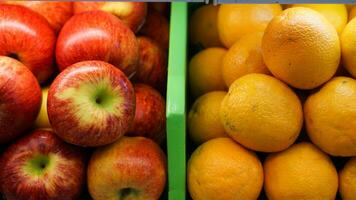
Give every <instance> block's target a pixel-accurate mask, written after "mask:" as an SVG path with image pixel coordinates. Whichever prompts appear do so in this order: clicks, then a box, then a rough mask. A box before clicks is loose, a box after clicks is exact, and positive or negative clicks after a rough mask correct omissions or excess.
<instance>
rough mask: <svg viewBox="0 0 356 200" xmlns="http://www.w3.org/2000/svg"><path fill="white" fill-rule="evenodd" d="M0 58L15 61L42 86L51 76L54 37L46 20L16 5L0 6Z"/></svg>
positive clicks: (52, 70)
mask: <svg viewBox="0 0 356 200" xmlns="http://www.w3.org/2000/svg"><path fill="white" fill-rule="evenodd" d="M0 24H1V26H0V55H2V56H10V57H16V58H17V59H18V60H19V61H20V62H22V63H23V64H24V65H25V66H26V67H28V68H29V69H30V70H31V71H32V73H33V74H34V75H35V76H36V78H37V79H38V81H39V82H40V83H43V82H45V81H46V80H47V79H48V78H49V77H50V76H51V75H52V73H53V72H54V68H53V57H54V56H53V54H54V46H55V42H56V37H55V33H54V31H53V30H52V28H51V27H50V25H49V24H48V22H47V20H46V19H45V18H44V17H42V16H41V15H39V14H37V13H36V12H34V11H32V10H30V9H28V8H26V7H23V6H18V5H7V4H1V5H0Z"/></svg>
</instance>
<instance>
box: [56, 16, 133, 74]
mask: <svg viewBox="0 0 356 200" xmlns="http://www.w3.org/2000/svg"><path fill="white" fill-rule="evenodd" d="M138 53H139V52H138V44H137V40H136V36H135V35H134V33H133V32H132V31H131V30H130V29H129V28H128V27H127V26H126V25H125V24H124V23H123V22H122V21H121V20H120V19H118V18H117V17H115V16H114V15H112V14H110V13H106V12H103V11H99V10H97V11H88V12H83V13H80V14H76V15H74V16H73V17H72V18H70V19H69V20H68V21H67V23H66V24H65V25H64V26H63V28H62V30H61V32H60V33H59V36H58V40H57V46H56V59H57V64H58V67H59V69H60V70H61V71H62V70H64V69H65V68H66V67H68V66H70V65H72V64H74V63H76V62H79V61H85V60H102V61H106V62H109V63H111V64H113V65H114V66H116V67H118V68H120V69H121V70H122V71H124V72H125V74H126V75H127V76H128V77H131V76H132V75H134V73H135V71H136V65H137V62H138Z"/></svg>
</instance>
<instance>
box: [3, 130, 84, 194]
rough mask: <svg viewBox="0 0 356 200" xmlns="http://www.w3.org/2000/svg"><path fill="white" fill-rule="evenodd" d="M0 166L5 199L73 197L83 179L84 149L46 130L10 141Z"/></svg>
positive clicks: (79, 190) (80, 188)
mask: <svg viewBox="0 0 356 200" xmlns="http://www.w3.org/2000/svg"><path fill="white" fill-rule="evenodd" d="M0 166H1V167H0V169H1V170H0V183H1V191H2V194H3V196H4V197H5V199H8V200H38V199H58V200H59V199H68V200H71V199H73V200H74V199H77V198H78V196H79V195H80V192H81V190H82V188H83V186H84V183H85V169H86V168H85V157H84V154H83V152H82V151H81V150H80V149H78V147H75V146H72V145H70V144H67V143H65V142H63V141H62V140H60V139H59V138H58V137H57V136H56V135H55V134H53V133H52V132H50V131H46V130H35V131H33V132H32V133H30V134H29V135H26V136H25V137H23V138H21V139H19V140H18V141H16V142H15V143H14V144H12V145H10V146H9V147H8V148H7V149H6V150H5V152H4V153H3V155H2V157H1V165H0Z"/></svg>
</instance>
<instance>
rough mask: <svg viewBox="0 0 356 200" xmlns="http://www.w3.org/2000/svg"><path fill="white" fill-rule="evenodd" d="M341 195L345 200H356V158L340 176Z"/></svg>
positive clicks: (345, 167)
mask: <svg viewBox="0 0 356 200" xmlns="http://www.w3.org/2000/svg"><path fill="white" fill-rule="evenodd" d="M339 183H340V188H339V191H340V194H341V197H342V199H343V200H355V199H356V157H353V158H351V159H350V160H349V161H348V162H347V163H346V164H345V166H344V168H343V169H342V170H341V171H340V174H339Z"/></svg>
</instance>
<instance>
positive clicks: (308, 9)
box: [187, 4, 356, 200]
mask: <svg viewBox="0 0 356 200" xmlns="http://www.w3.org/2000/svg"><path fill="white" fill-rule="evenodd" d="M354 16H356V6H354V7H353V6H346V5H344V4H318V5H317V4H296V5H277V4H269V5H262V4H253V5H252V4H251V5H248V4H243V5H239V4H233V5H232V4H224V5H219V6H215V5H204V6H202V7H200V8H198V9H197V10H196V11H195V12H193V14H192V16H191V21H190V29H189V30H190V42H191V44H192V45H200V46H201V47H203V50H202V51H200V52H198V53H197V54H195V55H193V56H192V58H191V61H190V63H189V69H188V73H189V86H190V94H191V98H192V100H193V102H194V103H193V104H192V106H191V109H190V111H189V114H188V131H189V136H190V139H191V140H192V142H193V143H194V144H196V145H197V148H196V149H195V151H194V152H193V153H192V155H191V157H190V159H189V162H188V169H187V173H188V176H187V178H188V181H187V182H188V190H189V193H190V196H191V197H192V198H193V199H194V200H210V199H211V200H219V199H221V200H230V199H231V200H233V199H242V200H250V199H258V198H259V197H260V195H261V193H262V190H264V193H265V195H266V196H267V198H268V199H270V200H279V199H281V200H286V199H288V200H289V199H291V200H299V199H300V200H309V199H310V200H312V199H322V200H324V199H325V200H329V199H330V200H332V199H335V198H336V197H337V193H338V191H339V194H340V196H341V198H342V199H344V200H354V199H356V80H355V77H356V19H354ZM303 127H304V128H303ZM334 157H341V158H340V159H341V160H343V161H345V163H346V164H345V165H344V166H341V168H340V169H339V168H336V167H335V163H334V159H333V158H334ZM338 170H339V172H338Z"/></svg>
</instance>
